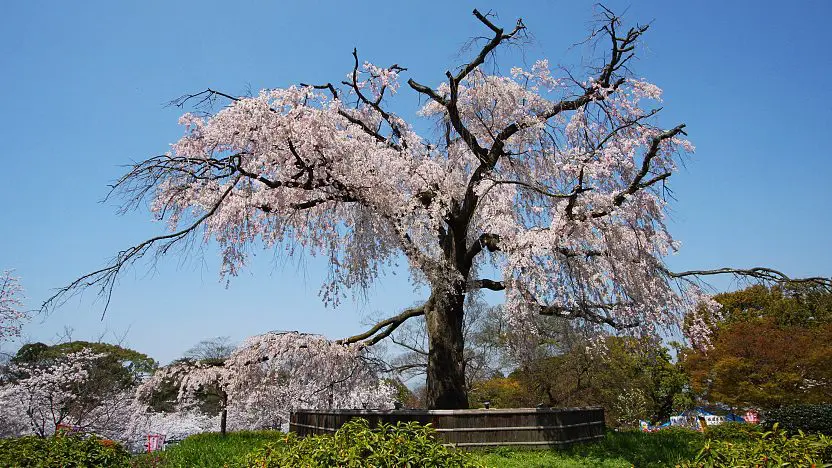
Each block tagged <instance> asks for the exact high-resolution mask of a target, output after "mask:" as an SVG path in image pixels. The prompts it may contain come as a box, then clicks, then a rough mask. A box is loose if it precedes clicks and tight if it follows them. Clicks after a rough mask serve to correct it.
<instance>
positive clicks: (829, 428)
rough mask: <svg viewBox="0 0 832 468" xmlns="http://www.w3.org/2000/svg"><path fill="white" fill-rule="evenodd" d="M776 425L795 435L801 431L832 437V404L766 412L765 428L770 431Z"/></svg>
mask: <svg viewBox="0 0 832 468" xmlns="http://www.w3.org/2000/svg"><path fill="white" fill-rule="evenodd" d="M774 423H779V424H780V428H781V429H783V430H785V431H788V432H790V433H793V434H794V433H796V432H797V431H798V430H800V431H803V432H811V433H819V434H826V435H828V436H832V404H826V405H792V406H784V407H782V408H777V409H773V410H769V411H766V412H765V414H764V415H763V426H764V427H765V428H767V429H769V428H771V427H772V426H773V425H774Z"/></svg>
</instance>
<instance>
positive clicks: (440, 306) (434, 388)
mask: <svg viewBox="0 0 832 468" xmlns="http://www.w3.org/2000/svg"><path fill="white" fill-rule="evenodd" d="M464 302H465V295H464V294H463V293H462V292H461V291H459V292H455V291H443V290H439V291H436V290H435V291H434V292H433V294H432V295H431V297H430V299H429V300H428V303H427V304H426V308H425V320H426V322H427V329H428V342H429V348H428V369H427V406H428V408H429V409H464V408H468V394H467V392H466V390H465V361H464V360H463V347H464V344H465V343H464V339H463V335H462V323H463V313H464V312H463V305H464Z"/></svg>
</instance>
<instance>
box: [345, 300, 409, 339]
mask: <svg viewBox="0 0 832 468" xmlns="http://www.w3.org/2000/svg"><path fill="white" fill-rule="evenodd" d="M421 315H425V309H424V307H422V306H420V307H413V308H410V309H406V310H405V311H404V312H402V313H400V314H399V315H396V316H395V317H390V318H388V319H385V320H382V321H381V322H378V323H376V324H375V325H373V327H372V328H370V329H369V330H367V331H366V332H364V333H360V334H358V335H354V336H351V337H349V338H344V339H342V340H338V343H341V344H352V343H359V342H360V343H361V344H362V345H364V346H372V345H374V344H376V343H378V342H379V341H381V340H383V339H384V338H386V337H388V336H389V335H390V334H391V333H393V331H394V330H396V329H397V328H399V326H400V325H401V324H403V323H404V322H406V321H407V320H408V319H411V318H413V317H419V316H421Z"/></svg>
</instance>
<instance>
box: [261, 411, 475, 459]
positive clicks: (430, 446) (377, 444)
mask: <svg viewBox="0 0 832 468" xmlns="http://www.w3.org/2000/svg"><path fill="white" fill-rule="evenodd" d="M247 463H248V465H249V466H257V467H262V468H266V467H284V466H303V467H310V468H312V467H322V468H323V467H331V466H339V467H377V468H382V467H417V466H418V467H460V468H462V467H473V466H477V464H476V463H474V462H473V461H472V460H471V458H470V457H469V456H468V454H466V453H464V452H457V451H455V450H454V449H452V448H448V447H445V446H444V445H442V444H441V443H439V442H437V441H436V439H435V438H434V430H433V429H432V428H431V427H430V426H422V425H420V424H418V423H415V422H411V423H407V424H404V423H401V422H399V423H397V424H396V425H395V426H394V425H391V424H383V423H382V424H379V426H378V427H376V428H372V429H371V428H370V425H369V423H368V422H367V420H365V419H360V418H359V419H353V420H352V421H350V422H348V423H347V424H344V426H343V427H341V429H339V430H338V431H337V432H336V433H335V434H333V435H318V436H309V437H305V438H303V439H299V438H297V437H295V435H294V434H287V435H286V436H285V439H284V440H283V441H282V443H280V444H270V445H268V446H266V447H264V448H262V449H260V450H257V451H255V452H253V453H252V454H250V455H249V457H248V458H247Z"/></svg>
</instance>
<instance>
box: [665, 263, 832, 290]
mask: <svg viewBox="0 0 832 468" xmlns="http://www.w3.org/2000/svg"><path fill="white" fill-rule="evenodd" d="M665 272H666V273H667V275H668V276H670V277H671V278H681V279H685V278H691V277H697V278H698V277H701V276H715V275H735V276H740V277H745V278H753V279H757V280H760V281H768V282H775V283H804V284H812V285H816V286H820V287H823V288H826V289H829V290H832V278H823V277H819V276H814V277H809V278H792V277H790V276H788V275H786V274H785V273H782V272H780V271H777V270H774V269H772V268H766V267H754V268H747V269H743V268H727V267H726V268H717V269H713V270H688V271H681V272H672V271H670V270H665Z"/></svg>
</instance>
